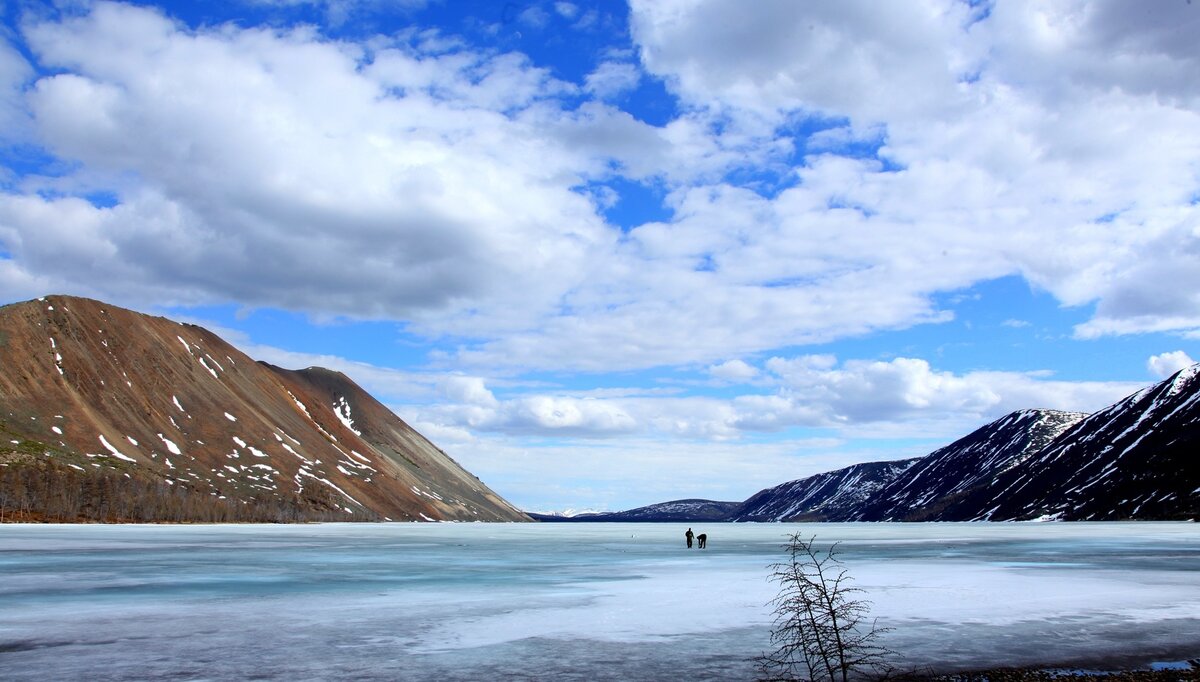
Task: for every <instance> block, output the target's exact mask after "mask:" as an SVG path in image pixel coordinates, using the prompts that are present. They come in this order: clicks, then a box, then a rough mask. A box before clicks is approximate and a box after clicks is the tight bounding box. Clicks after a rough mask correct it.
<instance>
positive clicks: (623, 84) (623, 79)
mask: <svg viewBox="0 0 1200 682" xmlns="http://www.w3.org/2000/svg"><path fill="white" fill-rule="evenodd" d="M641 78H642V73H641V71H639V70H638V67H637V66H635V65H634V64H630V63H628V62H602V63H601V64H600V65H599V66H597V67H596V70H595V71H593V72H591V73H589V74H588V75H587V78H586V79H585V81H584V82H585V87H586V89H587V91H588V92H590V93H592V94H594V95H596V96H597V97H600V98H602V99H608V98H611V97H615V96H617V95H622V94H624V93H626V92H628V91H630V90H633V89H634V88H636V87H637V86H638V81H640V80H641Z"/></svg>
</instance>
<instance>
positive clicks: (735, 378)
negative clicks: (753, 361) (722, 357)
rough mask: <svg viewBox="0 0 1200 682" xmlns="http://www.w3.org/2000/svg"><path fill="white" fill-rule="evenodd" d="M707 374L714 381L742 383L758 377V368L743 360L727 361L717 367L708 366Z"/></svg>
mask: <svg viewBox="0 0 1200 682" xmlns="http://www.w3.org/2000/svg"><path fill="white" fill-rule="evenodd" d="M708 373H709V375H710V376H712V377H713V378H714V379H720V380H722V381H729V382H733V383H744V382H747V381H753V380H754V379H755V378H757V377H758V368H757V367H754V366H752V365H750V364H748V363H747V362H746V361H745V360H727V361H725V362H722V363H721V364H719V365H712V366H710V367H709V368H708Z"/></svg>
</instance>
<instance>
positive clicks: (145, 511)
mask: <svg viewBox="0 0 1200 682" xmlns="http://www.w3.org/2000/svg"><path fill="white" fill-rule="evenodd" d="M338 497H339V496H338V495H337V493H336V492H335V491H333V490H331V489H329V488H328V487H326V486H324V485H309V486H306V487H305V490H304V493H303V494H302V496H288V497H276V496H265V495H264V496H258V497H254V498H251V499H247V500H244V501H243V500H240V499H231V498H226V499H220V498H218V497H217V496H215V495H211V494H209V493H208V492H200V491H196V490H190V489H188V488H187V487H185V486H184V485H182V484H177V485H169V484H167V483H164V482H162V481H154V480H145V479H142V478H137V477H132V476H131V477H126V475H125V474H124V473H121V472H118V471H113V470H107V469H97V470H95V471H79V470H77V469H74V468H71V467H67V466H63V465H61V464H58V463H56V462H42V463H38V464H36V465H35V464H11V463H10V464H9V465H7V466H0V523H5V522H8V523H89V522H90V523H302V522H307V521H378V520H380V518H379V516H378V515H376V514H374V513H372V512H369V511H364V510H361V509H356V510H355V512H354V513H353V514H348V513H346V511H345V510H344V509H342V508H341V507H340V506H339V500H338Z"/></svg>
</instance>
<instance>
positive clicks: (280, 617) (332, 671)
mask: <svg viewBox="0 0 1200 682" xmlns="http://www.w3.org/2000/svg"><path fill="white" fill-rule="evenodd" d="M693 527H694V529H695V530H696V531H697V532H707V533H708V535H709V548H708V549H706V550H704V551H700V550H697V549H693V550H690V551H689V550H687V549H685V548H684V546H683V531H684V529H685V526H684V525H679V524H496V525H492V524H486V525H485V524H358V525H341V524H328V525H297V526H40V525H36V526H35V525H28V526H14V525H0V679H5V680H9V679H12V680H16V679H46V680H48V679H55V680H84V679H86V680H107V679H179V680H240V679H261V680H302V679H381V680H393V679H394V680H484V679H560V680H595V679H613V680H628V679H638V680H643V679H689V680H692V679H721V680H739V679H753V676H754V666H753V662H752V660H751V659H753V657H754V656H756V655H757V654H759V653H761V652H762V651H763V650H764V649H765V648H767V646H768V645H769V641H768V636H769V628H770V618H771V614H770V609H769V608H768V607H767V606H765V604H766V602H767V601H769V600H770V599H771V598H772V597H773V596H774V595H775V593H776V589H777V587H776V586H775V585H774V584H773V583H770V582H769V581H768V573H769V571H768V569H767V568H766V566H767V565H768V564H770V563H772V562H775V561H779V560H781V559H782V558H783V554H782V552H781V550H780V544H781V543H782V542H783V541H784V539H785V535H786V534H787V533H788V532H789V531H792V530H799V531H801V532H802V533H804V534H806V535H809V534H811V535H816V536H817V540H818V544H826V543H829V542H833V541H835V540H836V541H841V543H842V545H841V549H842V559H843V560H844V561H845V563H846V565H847V567H848V569H849V571H850V573H851V574H852V575H853V576H854V578H855V579H856V582H857V586H858V587H861V588H863V589H864V590H866V595H865V596H866V598H868V599H869V600H870V601H872V602H873V604H874V608H873V611H872V613H873V614H874V615H876V616H878V617H879V621H880V625H886V626H890V627H894V628H895V631H894V632H893V633H892V634H891V635H889V637H888V639H887V643H888V644H889V645H890V646H891V647H892V648H893V649H896V650H898V651H900V652H902V653H904V654H905V656H906V658H905V659H904V660H903V661H902V663H903V664H904V665H905V666H906V667H909V668H917V669H924V668H927V667H932V668H939V669H941V668H947V667H959V668H961V667H981V666H991V665H1000V664H1023V663H1040V664H1061V665H1076V664H1080V663H1086V664H1089V665H1093V666H1094V665H1100V664H1108V665H1122V664H1148V663H1151V662H1155V661H1179V660H1183V659H1187V658H1197V657H1200V524H1195V523H1136V524H1134V523H1129V524H1124V523H1122V524H990V525H989V524H803V525H790V524H761V525H760V524H736V525H731V524H708V525H703V526H702V525H701V524H693Z"/></svg>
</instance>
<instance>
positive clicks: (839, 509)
mask: <svg viewBox="0 0 1200 682" xmlns="http://www.w3.org/2000/svg"><path fill="white" fill-rule="evenodd" d="M919 461H920V460H917V459H906V460H900V461H896V462H868V463H865V464H854V465H852V466H848V467H846V468H844V469H838V470H837V471H830V472H826V473H823V474H817V475H815V476H809V477H808V478H802V479H800V480H797V481H790V482H788V483H783V484H781V485H777V486H775V487H774V488H767V489H766V490H763V491H760V492H758V493H755V495H754V496H752V497H751V498H750V499H748V500H746V501H745V502H744V503H742V505H741V507H740V508H739V509H737V510H736V511H735V512H734V513H733V514H732V515H731V517H730V520H732V521H841V520H845V519H846V518H848V517H850V516H852V515H854V514H855V513H856V512H857V511H858V510H859V509H861V508H862V506H863V505H864V504H865V503H866V502H867V501H868V500H870V499H872V497H873V496H874V495H875V494H876V493H877V492H878V491H879V490H880V489H881V488H884V487H885V486H887V485H889V484H890V483H892V482H893V481H895V480H897V479H898V478H900V477H901V476H904V475H905V473H906V472H907V471H908V470H909V469H911V468H912V467H913V466H914V465H916V464H917V463H918V462H919Z"/></svg>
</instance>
